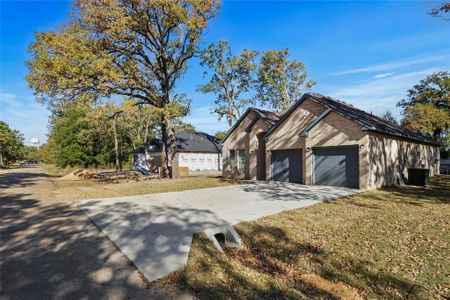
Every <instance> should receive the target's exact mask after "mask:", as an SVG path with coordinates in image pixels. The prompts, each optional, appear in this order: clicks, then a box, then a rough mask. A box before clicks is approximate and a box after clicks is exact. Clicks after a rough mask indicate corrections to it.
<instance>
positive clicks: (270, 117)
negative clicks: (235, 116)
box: [222, 107, 282, 143]
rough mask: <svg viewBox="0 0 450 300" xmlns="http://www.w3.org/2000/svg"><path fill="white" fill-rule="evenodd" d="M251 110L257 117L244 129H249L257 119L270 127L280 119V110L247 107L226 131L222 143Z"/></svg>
mask: <svg viewBox="0 0 450 300" xmlns="http://www.w3.org/2000/svg"><path fill="white" fill-rule="evenodd" d="M252 111H253V112H255V113H256V115H257V117H256V118H255V119H254V120H253V121H252V122H251V126H247V128H246V130H251V128H252V126H253V125H254V124H255V123H256V122H257V121H258V120H259V119H261V120H263V121H264V122H266V123H267V124H268V125H269V126H270V127H272V126H273V125H274V124H276V123H277V122H278V120H279V119H280V116H281V115H282V112H273V111H268V110H264V109H260V108H254V107H249V108H248V109H247V110H246V111H245V112H244V114H242V116H241V117H240V118H239V120H238V121H237V122H236V123H235V124H234V125H233V127H231V129H230V130H229V131H228V133H227V135H226V136H225V137H224V138H223V139H222V143H224V142H225V141H226V140H227V139H228V137H229V136H230V135H231V133H233V132H234V131H235V130H236V128H237V127H238V126H239V124H240V123H241V122H242V121H243V120H244V119H245V118H246V117H247V115H248V114H249V113H250V112H252ZM246 132H247V131H246Z"/></svg>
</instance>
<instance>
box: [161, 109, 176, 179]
mask: <svg viewBox="0 0 450 300" xmlns="http://www.w3.org/2000/svg"><path fill="white" fill-rule="evenodd" d="M161 142H162V149H161V152H162V153H161V172H160V175H161V177H163V178H167V177H172V172H171V170H170V167H171V165H172V162H173V158H174V157H173V156H174V154H175V153H174V151H173V150H174V145H175V132H174V130H173V126H172V120H171V119H170V118H169V117H163V118H162V120H161Z"/></svg>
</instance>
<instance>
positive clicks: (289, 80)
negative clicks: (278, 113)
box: [256, 48, 316, 110]
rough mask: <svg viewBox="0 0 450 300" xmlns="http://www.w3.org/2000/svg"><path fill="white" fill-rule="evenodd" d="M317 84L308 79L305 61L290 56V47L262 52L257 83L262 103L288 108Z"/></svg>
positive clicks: (273, 106) (274, 107) (278, 108)
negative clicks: (292, 58)
mask: <svg viewBox="0 0 450 300" xmlns="http://www.w3.org/2000/svg"><path fill="white" fill-rule="evenodd" d="M315 84H316V83H315V81H313V80H308V79H307V72H306V68H305V66H304V65H303V63H301V62H300V61H296V60H291V59H290V58H289V49H287V48H286V49H283V50H267V51H264V53H263V54H262V57H261V59H260V62H259V68H258V78H257V84H256V91H257V98H258V99H259V101H260V102H261V104H262V105H265V106H268V107H271V108H273V109H275V110H284V109H287V108H289V107H290V106H291V105H292V104H293V103H294V102H295V101H297V100H298V99H299V98H300V96H301V94H302V93H304V92H305V90H309V89H310V88H311V87H313V86H314V85H315Z"/></svg>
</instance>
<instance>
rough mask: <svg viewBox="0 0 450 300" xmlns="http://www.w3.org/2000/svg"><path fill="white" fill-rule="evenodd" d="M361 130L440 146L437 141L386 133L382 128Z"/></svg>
mask: <svg viewBox="0 0 450 300" xmlns="http://www.w3.org/2000/svg"><path fill="white" fill-rule="evenodd" d="M361 131H366V132H368V131H370V132H376V133H379V134H383V135H388V136H393V137H397V138H402V139H405V140H410V141H414V142H416V143H417V142H419V143H422V144H427V145H432V146H435V147H440V146H442V145H441V144H440V143H437V142H433V141H427V140H422V139H418V138H412V137H407V136H404V135H401V134H395V133H387V132H385V131H382V130H377V129H376V128H361Z"/></svg>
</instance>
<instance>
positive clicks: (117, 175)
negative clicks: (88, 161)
mask: <svg viewBox="0 0 450 300" xmlns="http://www.w3.org/2000/svg"><path fill="white" fill-rule="evenodd" d="M73 175H75V176H76V177H78V178H79V179H82V180H94V181H98V182H104V183H118V182H123V181H126V182H128V181H140V180H148V179H154V178H156V177H158V176H155V175H154V176H144V175H142V174H141V173H140V172H136V171H122V172H114V171H107V172H92V171H90V170H85V169H77V170H75V171H74V172H73Z"/></svg>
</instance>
